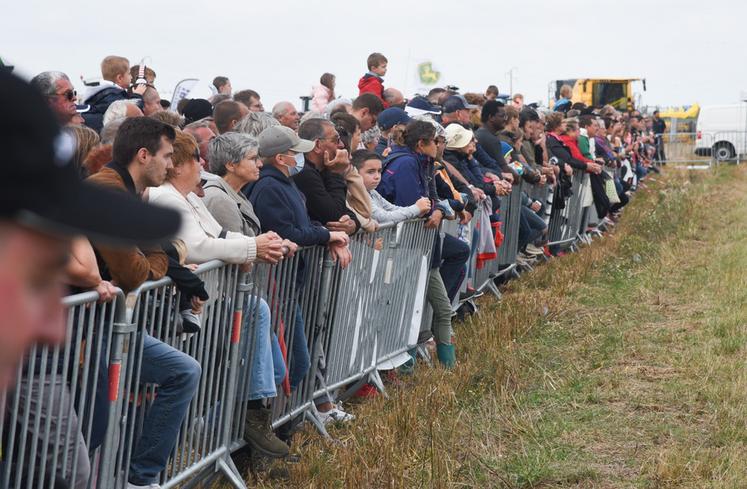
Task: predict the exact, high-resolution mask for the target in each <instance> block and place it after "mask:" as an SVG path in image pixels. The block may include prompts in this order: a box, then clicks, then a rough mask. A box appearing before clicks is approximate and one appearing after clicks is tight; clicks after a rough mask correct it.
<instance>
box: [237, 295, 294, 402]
mask: <svg viewBox="0 0 747 489" xmlns="http://www.w3.org/2000/svg"><path fill="white" fill-rule="evenodd" d="M246 302H247V303H246V304H245V305H244V330H245V331H249V329H250V327H251V322H252V321H254V331H253V332H254V351H251V345H252V338H251V337H248V336H247V338H246V341H245V348H244V350H243V351H242V354H241V356H242V358H244V359H247V358H251V367H252V370H251V374H250V376H249V391H248V392H247V400H255V399H265V398H268V397H275V396H276V395H277V389H276V386H277V385H278V384H280V383H281V382H282V381H283V379H284V378H285V361H284V360H283V354H282V352H281V351H280V345H279V344H278V338H277V336H275V333H273V332H272V329H271V328H272V325H271V323H270V306H268V305H267V302H265V301H264V299H259V302H257V300H256V299H255V298H253V297H252V298H250V300H248V301H246ZM254 307H256V313H255V311H254V310H253V308H254ZM248 363H249V362H247V364H248Z"/></svg>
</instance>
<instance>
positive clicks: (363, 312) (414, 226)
mask: <svg viewBox="0 0 747 489" xmlns="http://www.w3.org/2000/svg"><path fill="white" fill-rule="evenodd" d="M435 233H436V230H435V229H426V228H425V226H424V225H423V222H422V221H408V222H404V223H401V224H399V225H398V226H396V227H394V226H390V227H387V228H383V229H380V230H378V231H377V232H375V233H372V234H359V235H357V236H355V237H354V238H353V240H352V242H351V252H352V253H353V256H354V257H355V260H354V261H353V263H352V264H351V265H350V266H349V267H348V268H347V269H345V270H341V269H339V267H338V268H336V269H335V276H334V279H333V291H332V292H333V296H334V298H335V299H334V300H333V301H331V303H332V304H333V307H332V309H331V311H330V314H329V317H328V321H327V324H326V327H325V328H324V331H325V334H324V341H323V343H324V347H325V350H324V351H325V352H326V364H327V367H326V372H325V376H324V383H325V384H326V385H322V386H319V388H318V389H317V391H316V392H315V396H316V397H319V396H323V395H324V394H329V393H330V392H332V391H333V390H335V389H338V388H340V387H343V386H346V385H348V384H350V383H351V382H354V381H356V380H359V379H362V378H364V377H368V376H369V375H371V376H372V380H373V381H374V382H375V383H377V384H379V385H380V384H381V382H380V379H379V377H378V373H377V367H379V366H380V365H381V364H382V363H383V362H386V361H388V360H390V359H392V358H394V357H396V356H397V355H400V354H402V353H404V352H406V351H407V350H408V349H409V348H411V347H413V346H414V342H412V341H411V340H410V337H411V330H412V329H413V316H415V315H417V314H418V311H419V310H422V308H423V303H424V300H425V281H426V276H427V273H428V269H429V267H430V254H431V251H432V248H433V240H434V237H435ZM418 284H421V286H420V287H418Z"/></svg>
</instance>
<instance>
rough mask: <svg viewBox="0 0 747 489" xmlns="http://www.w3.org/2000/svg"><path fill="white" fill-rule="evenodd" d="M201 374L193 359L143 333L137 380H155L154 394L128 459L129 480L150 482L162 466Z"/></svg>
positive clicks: (132, 481)
mask: <svg viewBox="0 0 747 489" xmlns="http://www.w3.org/2000/svg"><path fill="white" fill-rule="evenodd" d="M201 374H202V369H201V368H200V364H199V363H198V362H197V360H195V359H194V358H192V357H191V356H189V355H187V354H186V353H183V352H181V351H179V350H177V349H176V348H173V347H171V346H169V345H167V344H166V343H163V342H162V341H159V340H157V339H155V338H153V337H152V336H150V335H147V334H145V336H144V337H143V363H142V370H141V372H140V382H141V383H149V384H158V395H157V396H156V400H155V401H154V402H153V404H152V405H151V407H150V410H149V412H148V415H147V416H146V417H145V421H144V423H143V432H142V435H141V436H140V439H139V440H138V442H137V445H136V448H135V451H134V452H133V455H132V460H131V461H130V475H129V481H130V482H131V483H133V484H137V485H146V484H152V483H154V482H156V479H157V477H158V474H159V473H160V472H161V471H162V470H163V469H164V468H166V463H167V462H168V459H169V454H170V453H171V451H172V450H173V449H174V445H175V444H176V437H177V435H178V433H179V427H180V426H181V424H182V421H183V420H184V416H185V414H186V413H187V408H188V407H189V403H190V402H191V401H192V397H194V395H195V391H196V390H197V386H198V384H199V381H200V375H201Z"/></svg>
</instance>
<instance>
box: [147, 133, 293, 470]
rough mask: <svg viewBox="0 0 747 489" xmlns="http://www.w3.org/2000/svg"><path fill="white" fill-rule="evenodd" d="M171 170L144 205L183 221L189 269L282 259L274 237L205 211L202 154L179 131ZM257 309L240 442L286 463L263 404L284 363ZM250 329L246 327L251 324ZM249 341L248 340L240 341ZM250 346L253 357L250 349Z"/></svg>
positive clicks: (265, 311) (265, 315)
mask: <svg viewBox="0 0 747 489" xmlns="http://www.w3.org/2000/svg"><path fill="white" fill-rule="evenodd" d="M172 163H173V168H169V169H168V170H167V177H166V182H165V183H164V184H163V185H161V186H160V187H157V188H151V189H150V192H149V195H148V200H149V201H150V202H152V203H156V204H160V205H163V206H166V207H171V208H173V209H176V210H177V211H179V212H180V213H181V215H182V226H181V228H180V230H179V231H178V232H177V237H178V238H179V239H181V240H182V241H184V243H185V245H186V247H187V263H204V262H207V261H210V260H222V261H224V262H227V263H235V264H242V265H246V264H249V263H252V262H254V261H255V260H262V261H265V262H268V263H277V262H278V261H280V260H281V259H282V258H283V241H282V239H281V238H280V236H278V235H277V234H275V233H274V232H268V233H264V234H260V235H258V236H255V237H251V236H246V235H245V234H242V233H239V232H234V231H226V230H224V229H223V228H222V227H221V225H220V224H219V223H218V221H216V220H215V218H213V216H212V215H211V214H210V212H209V211H208V209H207V207H206V206H205V204H204V203H203V202H202V199H201V198H200V197H198V196H197V195H195V193H194V191H195V190H196V189H198V188H199V186H200V179H201V177H200V169H201V167H202V165H201V161H200V154H199V150H198V146H197V142H196V141H195V139H194V138H193V137H192V136H191V135H189V134H186V133H184V132H181V131H177V133H176V139H175V140H174V154H173V157H172ZM247 302H251V303H253V304H257V308H258V309H257V313H256V315H255V314H253V313H251V312H250V311H248V310H245V312H246V314H245V323H244V324H245V327H246V328H249V327H251V326H253V327H254V329H253V333H254V334H253V340H254V341H253V342H252V341H251V340H250V341H245V342H243V345H244V348H243V349H242V355H243V356H245V357H249V356H250V353H251V362H248V363H249V364H250V365H251V373H250V375H249V378H248V383H249V385H248V388H247V389H246V390H247V393H246V399H245V401H246V404H247V405H246V407H247V416H246V422H245V424H244V438H245V439H246V441H247V442H248V443H249V445H250V446H251V447H252V448H253V449H254V450H256V451H258V452H260V453H262V454H263V455H265V456H269V457H285V456H286V455H288V446H287V445H286V444H285V443H284V442H282V441H281V440H280V439H278V438H277V437H276V436H275V435H274V433H273V432H272V429H271V428H270V422H269V420H270V411H269V410H268V409H267V408H266V407H265V406H264V404H263V402H264V399H267V398H272V397H275V396H276V395H277V387H276V386H277V384H279V383H280V382H282V380H283V378H284V377H285V370H286V369H285V364H284V362H283V358H282V354H281V353H280V348H279V346H278V345H277V340H275V341H274V342H273V336H272V331H271V322H270V309H269V307H268V305H267V303H266V302H265V301H264V300H261V299H260V300H259V301H247ZM255 318H256V320H255V321H254V324H252V323H251V322H250V321H252V320H254V319H255ZM243 336H244V337H248V335H243ZM251 343H254V345H253V346H254V348H253V351H251V352H250V349H251V348H250V345H251Z"/></svg>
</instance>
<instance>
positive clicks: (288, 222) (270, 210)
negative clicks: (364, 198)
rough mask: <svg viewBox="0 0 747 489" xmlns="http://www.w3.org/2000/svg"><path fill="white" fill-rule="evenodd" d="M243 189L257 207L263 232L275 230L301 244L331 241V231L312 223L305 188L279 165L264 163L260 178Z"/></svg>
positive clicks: (255, 207)
mask: <svg viewBox="0 0 747 489" xmlns="http://www.w3.org/2000/svg"><path fill="white" fill-rule="evenodd" d="M243 192H244V195H246V197H247V199H249V201H250V202H251V203H252V205H253V206H254V212H255V213H256V214H257V217H258V218H259V222H260V223H261V225H262V231H263V232H265V231H275V232H276V233H278V234H279V235H280V236H281V237H282V238H284V239H289V240H291V241H293V242H294V243H297V244H298V245H300V246H313V245H319V244H326V243H327V242H328V241H329V231H328V230H327V229H326V228H324V227H322V226H321V225H320V224H318V223H312V222H311V219H310V218H309V214H308V212H307V211H306V199H305V198H304V196H303V194H302V193H301V191H300V190H298V187H296V184H295V183H293V180H291V179H290V178H288V177H286V176H285V175H283V173H282V172H281V171H280V170H278V169H277V168H275V167H273V166H271V165H266V166H263V167H262V170H260V173H259V180H257V181H256V182H254V183H251V184H249V185H247V186H246V187H244V189H243Z"/></svg>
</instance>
